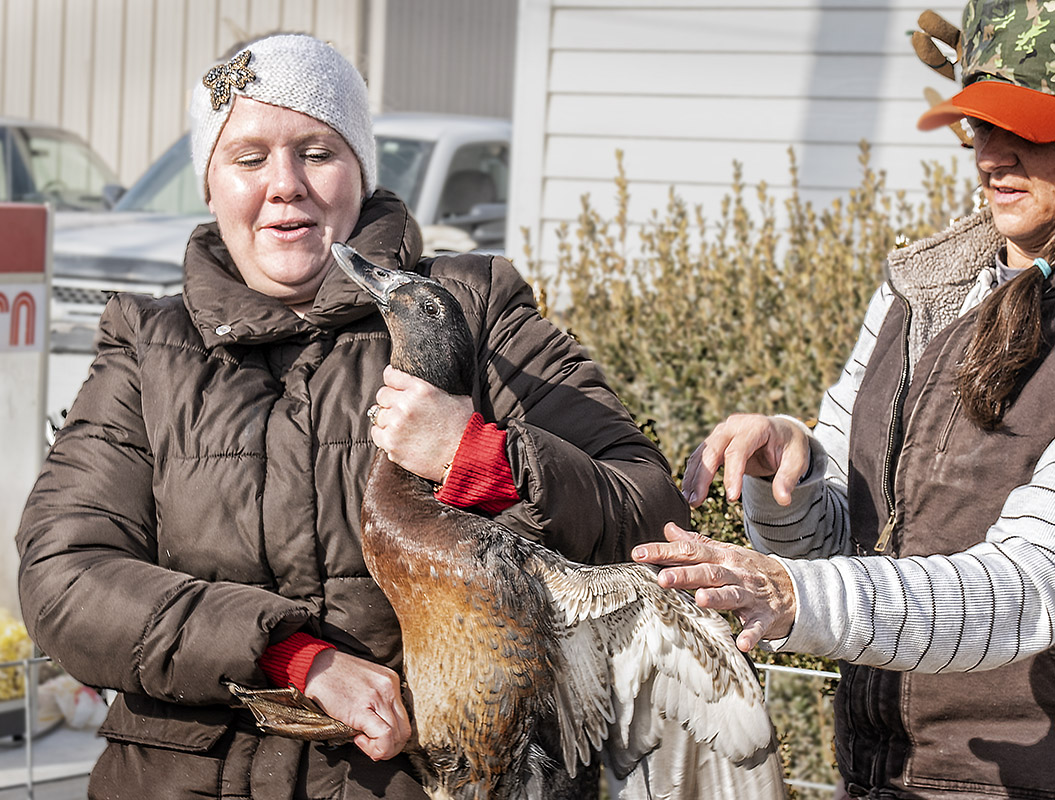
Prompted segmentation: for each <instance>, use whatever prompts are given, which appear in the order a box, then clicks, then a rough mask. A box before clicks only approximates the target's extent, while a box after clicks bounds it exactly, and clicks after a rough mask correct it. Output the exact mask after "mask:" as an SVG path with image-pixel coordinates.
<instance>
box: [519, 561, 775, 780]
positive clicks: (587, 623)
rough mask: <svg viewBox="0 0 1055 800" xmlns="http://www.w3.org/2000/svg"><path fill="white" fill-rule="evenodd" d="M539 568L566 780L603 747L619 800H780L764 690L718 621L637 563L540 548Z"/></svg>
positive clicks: (745, 659) (773, 743)
mask: <svg viewBox="0 0 1055 800" xmlns="http://www.w3.org/2000/svg"><path fill="white" fill-rule="evenodd" d="M535 564H536V565H537V566H536V574H537V575H538V577H539V579H540V580H541V581H542V582H543V583H544V585H545V586H546V588H547V590H548V591H549V593H550V595H551V596H552V598H553V602H554V608H555V616H556V619H555V621H554V624H555V627H556V630H557V633H558V636H557V639H558V645H557V646H558V648H559V650H560V653H561V655H562V656H563V657H562V659H561V661H563V666H564V670H565V674H564V676H563V678H564V679H563V680H558V681H557V692H556V698H555V701H556V705H557V713H558V717H559V721H560V726H561V743H562V748H563V756H564V761H565V764H566V766H568V769H569V771H571V772H573V773H574V769H575V764H576V762H577V761H579V760H581V761H583V762H587V763H588V761H589V758H590V753H591V752H593V751H596V750H597V749H598V748H599V747H600V748H601V749H602V750H603V752H604V757H605V763H606V765H607V768H608V772H609V774H610V776H611V777H612V778H614V780H615V782H616V789H617V793H616V794H615V796H616V797H619V798H623V799H624V800H630V799H631V798H638V797H641V798H644V797H649V798H653V797H654V798H661V797H662V798H670V799H671V800H675V798H698V797H708V798H716V799H717V798H745V797H750V798H754V799H755V800H769V798H783V797H784V796H785V793H784V787H783V779H782V770H781V766H780V760H779V757H778V755H777V753H776V746H775V740H774V734H773V726H772V724H771V722H770V720H769V715H768V714H767V712H766V710H765V707H764V704H763V698H762V691H761V687H760V686H759V684H758V680H757V677H756V676H755V672H754V668H753V667H752V666H751V664H750V662H749V661H748V660H747V658H746V657H745V656H744V654H743V653H741V652H740V651H739V650H737V649H736V645H735V643H734V641H733V637H732V634H731V632H730V630H729V625H728V623H727V622H726V621H725V620H724V619H723V618H722V617H721V616H720V615H718V614H717V613H715V612H712V611H708V610H704V609H700V608H699V607H698V606H696V604H695V603H693V602H692V600H691V598H689V597H688V596H687V595H685V594H684V593H681V592H675V591H671V590H669V589H663V588H661V587H660V586H659V584H658V583H657V582H656V576H655V572H653V571H652V570H651V569H650V568H648V567H646V566H643V565H639V564H616V565H603V566H586V565H580V564H573V563H570V562H567V561H565V560H563V559H561V558H560V557H559V556H555V555H554V554H552V553H549V552H548V551H544V552H543V551H541V549H540V558H539V559H537V560H536V561H535Z"/></svg>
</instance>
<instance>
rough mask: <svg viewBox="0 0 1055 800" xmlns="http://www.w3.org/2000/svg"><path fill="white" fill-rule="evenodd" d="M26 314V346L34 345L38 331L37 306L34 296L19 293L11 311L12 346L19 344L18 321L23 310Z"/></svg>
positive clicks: (27, 293)
mask: <svg viewBox="0 0 1055 800" xmlns="http://www.w3.org/2000/svg"><path fill="white" fill-rule="evenodd" d="M23 309H25V312H26V341H25V342H24V344H26V345H32V344H33V338H34V336H33V334H34V332H35V331H36V329H37V304H36V303H34V302H33V295H31V294H30V293H29V292H19V293H18V294H17V295H16V296H15V302H14V304H13V308H12V309H11V345H12V347H13V346H14V345H17V344H18V321H19V319H20V318H21V316H22V314H21V312H22V310H23Z"/></svg>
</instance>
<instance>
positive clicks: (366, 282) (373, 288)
mask: <svg viewBox="0 0 1055 800" xmlns="http://www.w3.org/2000/svg"><path fill="white" fill-rule="evenodd" d="M330 252H331V253H333V257H334V258H335V259H336V260H337V266H339V267H340V268H341V269H342V270H344V274H345V275H347V276H348V277H349V278H351V279H352V280H353V281H355V282H356V283H357V284H358V285H359V286H361V287H362V288H363V289H364V290H365V291H366V292H368V293H369V294H370V296H371V297H372V298H374V302H376V303H377V304H378V305H379V306H381V307H385V306H387V305H388V296H389V294H390V293H391V292H392V290H393V289H395V288H396V287H397V286H402V285H403V284H404V283H410V281H411V278H410V276H409V275H408V274H407V273H405V272H402V271H400V270H396V269H385V268H384V267H379V266H378V265H377V264H372V263H370V262H369V261H367V260H366V259H365V258H363V257H362V256H361V255H359V253H358V252H357V251H356V249H355V248H354V247H349V246H348V245H346V244H343V243H341V242H334V243H333V244H332V245H330Z"/></svg>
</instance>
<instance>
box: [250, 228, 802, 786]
mask: <svg viewBox="0 0 1055 800" xmlns="http://www.w3.org/2000/svg"><path fill="white" fill-rule="evenodd" d="M331 250H332V253H333V255H334V258H335V259H336V261H337V264H338V265H339V266H340V268H341V269H342V270H343V271H344V272H345V273H346V274H347V275H348V277H350V278H351V279H352V280H353V281H354V282H355V283H356V284H357V285H358V286H359V287H360V288H361V289H363V290H364V291H365V292H366V293H367V294H368V295H369V296H370V298H371V299H372V300H373V302H374V303H375V304H376V305H377V307H378V308H379V309H380V312H381V314H382V315H383V317H384V320H385V322H386V324H387V327H388V330H389V334H390V337H391V342H392V350H391V364H392V366H393V367H396V368H397V369H400V370H402V371H404V372H407V373H409V374H411V375H415V376H416V377H419V378H422V379H424V380H427V381H429V382H430V383H432V384H433V385H435V386H437V387H439V388H440V389H443V390H444V391H446V392H448V393H450V394H455V395H469V394H471V391H472V387H473V380H474V345H473V337H472V335H471V333H470V331H469V327H468V325H467V323H466V321H465V316H464V314H463V312H462V309H461V307H460V305H459V304H458V302H457V300H456V299H455V298H454V296H453V295H451V293H450V292H449V291H447V289H445V288H444V287H443V286H442V285H441V284H440V283H439V282H437V281H436V280H434V279H432V278H429V277H426V276H423V275H419V274H417V273H413V272H407V271H402V270H390V269H386V268H383V267H380V266H377V265H375V264H372V263H370V262H369V261H367V260H366V259H365V258H363V257H362V256H361V255H360V254H359V253H358V252H356V251H355V250H354V249H353V248H351V247H349V246H347V245H344V244H334V245H332V248H331ZM361 514H362V528H361V542H362V548H363V555H364V557H365V560H366V565H367V568H368V569H369V570H370V573H371V575H372V577H373V578H374V580H375V581H376V582H377V584H378V585H379V586H380V587H381V589H382V591H383V592H384V594H385V596H386V597H387V598H388V600H389V602H390V603H391V604H392V607H393V609H394V610H395V613H396V616H397V618H398V620H399V624H400V628H401V633H402V637H403V653H404V655H403V671H404V681H405V699H406V702H407V705H408V711H409V713H410V717H411V722H412V729H413V735H412V738H411V741H410V742H409V743H408V745H407V748H406V752H407V754H408V755H409V757H410V759H411V760H412V762H413V763H414V765H415V766H416V768H417V770H418V772H419V774H420V777H421V780H422V784H423V786H424V788H425V792H426V793H427V794H428V795H429V797H431V798H433V800H579V799H580V798H582V797H584V796H585V795H584V791H585V789H584V786H588V785H590V784H589V781H590V780H591V779H595V776H596V772H597V769H598V765H599V764H603V767H604V774H605V777H606V780H607V782H608V788H609V796H610V797H612V798H615V799H616V800H645V799H646V798H667V799H668V800H688V798H693V800H696V799H697V798H713V799H714V800H732V798H737V800H741V799H742V798H752V800H780V799H782V798H785V797H786V795H785V791H784V783H783V771H782V766H781V762H780V758H779V755H778V752H777V746H776V738H775V734H774V729H773V725H772V723H771V721H770V718H769V715H768V713H767V711H766V708H765V705H764V702H763V696H762V690H761V687H760V685H759V682H758V678H757V674H756V673H755V671H754V668H753V666H752V664H751V662H750V661H749V659H748V658H747V657H746V656H745V655H744V654H743V653H741V652H740V651H739V650H738V649H737V648H736V645H735V643H734V640H733V637H732V633H731V631H730V628H729V625H728V623H727V622H726V621H725V620H724V619H723V618H722V617H721V616H720V615H719V614H717V613H716V612H713V611H710V610H706V609H701V608H699V607H698V606H696V605H695V603H694V602H693V601H692V599H691V597H690V596H688V595H687V594H685V593H683V592H680V591H676V590H671V589H664V588H661V587H660V586H659V584H658V582H657V579H656V570H654V568H652V567H649V566H646V565H641V564H633V563H625V564H602V565H588V564H580V563H575V562H573V561H570V560H568V559H567V558H565V557H564V556H562V555H560V554H559V553H557V552H555V551H553V550H550V549H548V548H546V547H545V546H543V545H542V544H540V543H538V542H535V541H532V540H529V539H526V538H524V537H522V536H520V535H518V534H516V533H514V532H513V531H511V530H509V529H508V528H506V527H505V526H503V525H502V524H500V523H499V522H497V521H495V520H494V519H492V518H490V517H487V516H483V515H480V514H477V513H473V512H472V511H467V510H462V509H458V508H453V507H450V506H447V505H445V504H443V503H441V502H440V501H439V500H437V499H436V497H435V486H434V485H433V484H432V483H430V482H429V481H427V480H425V479H423V478H421V477H418V476H417V475H414V474H413V473H411V472H408V471H407V470H404V469H403V468H402V467H400V466H398V465H397V464H396V463H395V462H393V461H391V460H389V459H388V458H387V456H386V454H385V453H384V452H383V451H380V450H379V451H378V453H377V455H376V457H375V458H374V460H373V462H372V465H371V468H370V473H369V477H368V479H367V484H366V488H365V492H364V497H363V503H362V509H361ZM232 691H233V690H232ZM276 691H277V692H279V693H281V692H282V690H269V693H273V692H276ZM243 699H244V698H243ZM272 699H273V698H269V699H268V702H272ZM299 700H300V701H303V700H305V698H299ZM282 702H287V703H288V698H287V699H286V700H285V701H282ZM309 702H310V701H309ZM293 704H294V705H297V706H298V711H297V716H296V718H295V720H294V723H295V727H296V728H297V732H296V733H294V734H292V735H297V736H301V737H303V738H315V739H327V738H338V740H342V741H347V739H348V738H350V737H351V735H353V734H354V732H349V731H346V730H345V731H344V732H343V733H342V732H341V728H342V726H341V725H340V724H339V723H337V724H336V726H335V725H334V721H333V720H328V719H327V718H326V716H325V714H324V713H322V712H321V710H319V709H318V708H317V707H315V708H314V710H312V711H310V713H309V716H314V717H315V718H316V721H315V722H310V723H307V724H305V721H304V720H305V714H306V713H308V712H305V711H303V704H302V703H301V702H295V703H293ZM248 705H249V706H250V707H251V708H252V707H253V704H252V703H249V704H248ZM273 708H274V705H273V703H272V707H271V710H273ZM254 713H256V712H255V711H254ZM257 717H258V720H260V719H261V714H257ZM283 727H284V726H283V725H282V724H278V725H277V727H276V726H275V725H272V726H271V727H270V728H269V729H270V730H271V731H272V732H278V733H284V735H291V734H290V733H289V728H290V726H289V725H287V726H285V731H284V730H283Z"/></svg>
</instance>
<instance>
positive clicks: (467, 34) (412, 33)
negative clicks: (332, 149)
mask: <svg viewBox="0 0 1055 800" xmlns="http://www.w3.org/2000/svg"><path fill="white" fill-rule="evenodd" d="M516 11H517V8H516V2H515V0H0V115H6V116H15V117H24V118H29V119H35V120H39V121H42V122H50V123H57V124H59V125H61V126H63V127H66V128H69V129H70V130H73V131H74V132H76V133H79V134H80V135H82V136H83V137H84V138H86V139H87V140H88V141H89V142H90V143H91V144H92V145H93V146H94V147H95V149H96V150H98V151H99V152H100V153H101V154H102V156H103V157H104V158H105V159H106V160H107V161H108V162H109V164H110V166H112V167H113V168H114V169H115V170H116V171H117V173H118V175H119V176H120V179H121V181H122V182H123V183H124V184H125V185H128V184H130V183H131V182H132V181H134V180H135V179H136V178H137V177H138V176H139V175H140V174H141V173H142V172H143V170H144V169H145V168H146V167H147V166H148V165H149V164H150V163H151V162H152V161H153V160H154V159H155V158H156V157H157V156H158V155H160V154H161V153H162V152H163V151H164V149H165V148H166V147H167V146H168V145H170V144H171V143H172V142H173V141H175V140H176V139H177V138H178V137H179V136H180V135H181V134H182V133H183V131H184V130H185V129H186V126H187V119H186V108H187V104H188V102H189V100H190V92H191V90H192V88H193V87H194V85H195V84H196V83H197V82H198V81H200V80H201V78H202V75H203V74H204V73H205V71H206V70H207V69H208V68H209V67H210V66H211V65H212V63H213V62H214V61H215V60H216V59H217V58H218V57H219V56H220V55H221V54H223V53H224V52H225V51H226V50H227V49H228V48H229V47H231V46H232V45H233V44H235V43H236V42H238V41H241V40H244V39H247V38H251V37H255V36H259V35H262V34H265V33H269V32H273V31H276V30H284V31H296V32H305V33H311V34H314V35H315V36H318V37H319V38H321V39H324V40H326V41H329V42H331V43H333V45H334V46H335V47H337V49H338V50H340V51H341V52H342V53H343V54H344V55H345V56H346V57H347V58H348V59H349V60H350V61H351V62H352V63H353V64H355V65H356V66H357V67H358V68H359V69H360V71H361V72H362V73H363V75H364V77H366V78H367V82H368V83H369V84H370V89H371V104H372V106H373V109H374V110H375V111H379V110H382V109H384V110H401V111H408V110H409V111H419V110H426V111H447V112H454V113H470V114H494V115H499V116H506V117H508V116H509V114H510V111H511V101H510V95H511V91H512V69H513V40H514V36H515V29H516ZM386 75H387V77H386Z"/></svg>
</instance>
